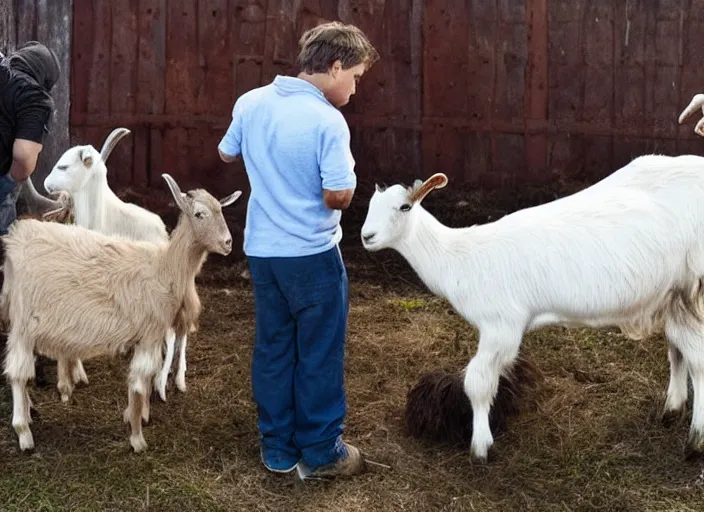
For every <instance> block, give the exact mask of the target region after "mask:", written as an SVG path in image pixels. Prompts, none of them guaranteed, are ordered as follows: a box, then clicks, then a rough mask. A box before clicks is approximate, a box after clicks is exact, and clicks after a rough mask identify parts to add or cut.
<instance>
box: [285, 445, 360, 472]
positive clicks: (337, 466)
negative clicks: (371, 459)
mask: <svg viewBox="0 0 704 512" xmlns="http://www.w3.org/2000/svg"><path fill="white" fill-rule="evenodd" d="M344 445H345V448H346V449H347V456H346V457H343V458H341V459H338V460H336V461H335V462H332V463H330V464H325V465H324V466H319V467H317V468H315V470H313V471H311V472H306V471H300V469H301V467H300V466H299V468H297V469H299V471H298V472H299V477H300V478H301V479H304V478H331V477H336V476H353V475H358V474H360V473H362V472H364V470H365V469H366V467H367V466H366V463H365V462H364V458H363V457H362V454H361V453H360V451H359V449H358V448H357V447H355V446H352V445H351V444H348V443H344ZM306 473H307V474H306Z"/></svg>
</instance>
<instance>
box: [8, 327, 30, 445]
mask: <svg viewBox="0 0 704 512" xmlns="http://www.w3.org/2000/svg"><path fill="white" fill-rule="evenodd" d="M23 341H24V340H21V339H19V338H18V337H17V335H16V334H14V333H12V332H10V335H9V337H8V340H7V354H6V356H5V375H6V376H7V379H8V380H9V381H10V386H11V387H12V427H13V428H14V429H15V433H16V434H17V437H18V440H19V445H20V450H23V451H24V450H31V449H33V448H34V437H33V436H32V431H31V430H30V428H29V424H30V423H31V422H32V418H31V415H30V406H31V402H30V400H29V393H28V392H27V381H28V380H30V379H33V378H34V355H33V353H32V349H31V348H29V347H28V346H27V345H26V344H24V343H23Z"/></svg>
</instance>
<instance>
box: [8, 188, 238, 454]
mask: <svg viewBox="0 0 704 512" xmlns="http://www.w3.org/2000/svg"><path fill="white" fill-rule="evenodd" d="M162 176H163V177H164V179H165V180H166V181H167V183H168V185H169V188H170V189H171V192H172V194H173V196H174V199H175V201H176V204H177V205H178V207H179V209H180V210H181V214H180V216H179V220H178V225H177V226H176V228H175V229H174V231H173V233H172V235H171V239H170V240H169V241H168V242H165V243H152V242H143V241H134V240H130V239H127V238H124V237H115V236H107V235H103V234H101V233H98V232H96V231H92V230H89V229H86V228H83V227H81V226H76V225H64V224H58V223H49V222H39V221H36V220H33V219H28V220H20V221H17V222H16V223H15V224H13V225H12V227H11V228H10V231H9V233H8V234H7V235H6V236H5V237H3V238H4V243H5V280H4V283H3V286H2V293H1V294H0V314H1V315H2V317H3V320H4V321H6V322H9V325H10V329H9V334H8V339H7V354H6V358H5V370H4V373H5V375H6V376H7V378H8V380H9V383H10V385H11V388H12V399H13V414H12V425H13V427H14V429H15V432H16V433H17V435H18V438H19V445H20V449H21V450H27V449H31V448H33V447H34V439H33V436H32V432H31V430H30V428H29V422H30V415H29V408H30V401H29V394H28V392H27V388H26V384H27V380H28V379H31V378H32V377H33V376H34V353H35V352H36V353H39V354H42V355H45V356H47V357H50V358H54V359H57V358H63V359H64V360H65V361H75V360H79V359H82V360H85V359H89V358H93V357H98V356H104V355H107V356H115V355H117V354H119V353H125V352H127V351H128V350H130V349H132V350H133V351H134V352H133V355H132V360H131V364H130V370H129V375H128V404H127V408H126V409H125V411H124V415H123V418H124V420H125V422H127V423H130V425H131V435H130V444H131V445H132V448H133V449H134V451H135V452H139V451H142V450H144V449H146V448H147V443H146V441H145V440H144V436H143V434H142V419H143V420H144V421H149V393H150V388H151V381H152V378H153V377H154V375H155V374H156V372H157V371H158V369H159V367H160V364H161V349H162V345H163V341H164V336H165V334H166V332H167V331H168V330H169V329H170V328H171V327H172V326H173V325H174V322H175V319H176V318H177V317H179V316H181V317H183V318H185V319H187V321H188V322H189V323H195V322H196V321H197V317H198V313H199V309H200V304H199V303H197V302H196V303H194V302H193V296H192V295H189V293H188V290H189V289H191V288H195V284H194V283H195V277H196V275H197V274H198V273H199V272H200V269H201V267H202V265H203V263H204V261H205V259H206V257H207V255H208V253H209V252H215V253H218V254H221V255H227V254H229V253H230V251H231V250H232V237H231V235H230V231H229V229H228V227H227V224H226V222H225V219H224V217H223V214H222V207H223V206H227V205H229V204H232V203H233V202H234V201H235V200H237V198H238V197H239V196H240V195H241V192H240V191H237V192H235V193H233V194H231V195H230V196H228V197H226V198H224V199H222V200H221V201H218V200H217V199H215V198H214V197H213V196H212V195H210V194H209V193H208V192H206V191H205V190H202V189H196V190H191V191H189V192H188V193H187V194H182V193H181V191H180V189H179V187H178V185H177V184H176V182H175V181H174V180H173V179H172V178H171V177H170V176H168V175H166V174H164V175H162ZM196 300H197V296H196ZM68 366H70V365H68ZM65 371H71V368H66V370H65ZM69 375H70V374H69ZM64 377H68V376H64ZM68 380H69V381H70V380H71V379H70V378H69V379H68Z"/></svg>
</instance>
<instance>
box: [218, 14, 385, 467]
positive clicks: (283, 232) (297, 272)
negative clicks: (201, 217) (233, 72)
mask: <svg viewBox="0 0 704 512" xmlns="http://www.w3.org/2000/svg"><path fill="white" fill-rule="evenodd" d="M299 43H300V54H299V57H298V60H299V64H300V67H301V72H300V73H299V74H298V75H297V76H296V77H290V76H281V75H279V76H277V77H276V78H275V79H274V81H273V82H272V83H271V84H269V85H266V86H263V87H259V88H257V89H253V90H251V91H248V92H247V93H245V94H243V95H242V96H240V97H239V98H238V99H237V101H236V102H235V105H234V108H233V111H232V122H231V124H230V126H229V128H228V130H227V132H226V134H225V136H224V137H223V139H222V141H221V142H220V144H219V145H218V152H219V154H220V157H221V158H222V159H223V160H224V161H226V162H231V161H233V160H234V159H235V158H237V157H238V156H241V157H242V158H243V160H244V164H245V168H246V170H247V176H248V178H249V182H250V186H251V194H250V198H249V202H248V205H247V220H246V226H245V230H244V252H245V254H246V256H247V259H248V264H249V271H250V274H251V276H252V284H253V288H254V299H255V316H256V320H255V321H256V339H255V347H254V358H253V362H252V386H253V391H254V399H255V401H256V403H257V410H258V414H259V418H258V426H259V431H260V439H261V456H262V462H263V463H264V465H265V466H266V467H267V469H269V470H270V471H274V472H281V473H288V472H290V471H292V470H294V469H296V468H298V469H299V474H306V473H308V472H309V471H312V473H313V475H314V476H339V475H352V474H356V473H359V472H361V471H362V470H363V469H364V461H363V459H362V456H361V454H360V453H359V450H358V449H357V448H356V447H354V446H352V445H350V444H348V443H345V442H344V441H343V440H342V432H343V422H344V417H345V413H346V398H345V391H344V375H343V362H344V343H345V335H346V330H347V314H348V283H347V273H346V270H345V265H344V262H343V261H342V256H341V253H340V250H339V247H338V244H339V242H340V239H341V238H342V229H341V227H340V217H341V214H342V212H341V210H343V209H346V208H347V207H348V206H349V204H350V201H351V200H352V196H353V194H354V189H355V187H356V184H357V181H356V176H355V173H354V163H355V162H354V158H353V157H352V153H351V151H350V132H349V128H348V126H347V123H346V121H345V118H344V117H343V115H342V114H341V113H340V111H339V110H338V108H339V107H341V106H343V105H345V104H346V103H347V102H348V101H349V99H350V96H351V95H352V94H354V93H355V90H356V83H357V81H358V80H359V79H360V78H361V76H362V75H363V74H364V72H365V71H366V70H367V69H369V67H370V66H371V65H372V64H373V63H374V62H376V60H378V58H379V57H378V54H377V52H376V50H375V49H374V47H373V46H372V45H371V43H370V42H369V41H368V39H367V37H366V36H365V35H364V34H363V33H362V32H361V31H360V30H359V29H358V28H357V27H355V26H352V25H344V24H342V23H339V22H331V23H325V24H322V25H318V26H317V27H314V28H312V29H310V30H308V31H307V32H305V33H304V34H303V36H302V37H301V39H300V41H299ZM303 468H305V469H303Z"/></svg>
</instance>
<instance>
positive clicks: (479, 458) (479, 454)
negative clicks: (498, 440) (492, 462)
mask: <svg viewBox="0 0 704 512" xmlns="http://www.w3.org/2000/svg"><path fill="white" fill-rule="evenodd" d="M491 446H492V445H491V444H483V445H481V446H474V445H472V450H471V455H472V460H474V461H475V462H478V463H480V464H486V463H487V462H488V460H489V449H490V448H491Z"/></svg>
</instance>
